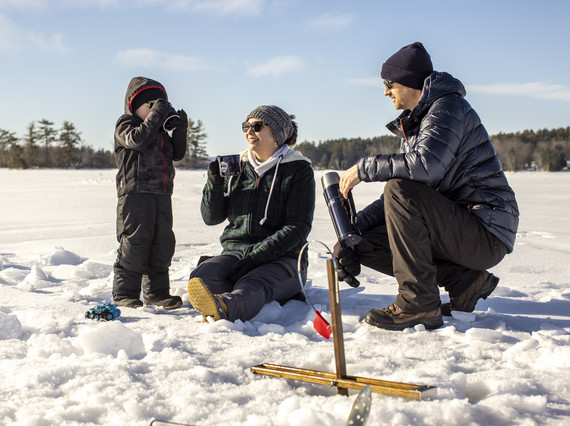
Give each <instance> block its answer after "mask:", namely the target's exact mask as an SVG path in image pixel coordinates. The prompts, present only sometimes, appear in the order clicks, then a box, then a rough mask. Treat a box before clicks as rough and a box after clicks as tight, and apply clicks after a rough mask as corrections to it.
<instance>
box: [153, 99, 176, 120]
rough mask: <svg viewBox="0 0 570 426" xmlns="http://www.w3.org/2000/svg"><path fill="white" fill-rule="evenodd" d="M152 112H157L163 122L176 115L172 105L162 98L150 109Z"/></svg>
mask: <svg viewBox="0 0 570 426" xmlns="http://www.w3.org/2000/svg"><path fill="white" fill-rule="evenodd" d="M150 110H151V112H156V113H157V114H158V115H160V117H161V118H162V119H163V120H166V118H167V117H169V116H171V115H172V114H176V110H175V109H174V108H173V107H172V105H170V102H168V101H165V100H164V99H162V98H158V99H157V100H156V101H154V103H153V104H152V108H151V109H150Z"/></svg>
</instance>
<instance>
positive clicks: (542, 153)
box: [297, 127, 570, 171]
mask: <svg viewBox="0 0 570 426" xmlns="http://www.w3.org/2000/svg"><path fill="white" fill-rule="evenodd" d="M490 139H491V141H492V142H493V145H494V146H495V151H496V152H497V156H498V157H499V159H500V160H501V163H502V164H503V169H504V170H507V171H518V170H545V171H557V170H562V169H564V168H565V167H567V162H568V161H570V127H562V128H558V129H554V130H547V129H544V130H538V131H534V130H525V131H523V132H516V133H499V134H497V135H493V136H491V137H490ZM297 149H298V150H299V151H301V152H302V153H303V155H305V156H306V157H307V158H309V159H310V160H311V162H312V163H313V167H315V168H316V169H331V170H346V169H348V168H349V167H351V166H352V165H354V164H355V163H356V162H357V161H358V159H359V158H362V157H364V156H367V155H378V154H393V153H397V152H399V149H400V138H398V137H396V136H378V137H374V138H368V139H362V138H352V139H348V138H342V139H331V140H325V141H322V142H319V143H315V142H309V141H305V142H302V143H300V144H299V145H297Z"/></svg>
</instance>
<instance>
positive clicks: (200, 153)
mask: <svg viewBox="0 0 570 426" xmlns="http://www.w3.org/2000/svg"><path fill="white" fill-rule="evenodd" d="M207 137H208V134H207V133H206V132H205V131H204V124H203V123H202V120H198V122H197V123H195V122H194V120H192V119H191V118H188V147H187V155H186V161H185V162H184V164H185V165H187V166H188V167H190V168H198V167H201V166H202V165H203V163H204V162H205V161H206V160H207V158H208V154H207V152H206V139H207Z"/></svg>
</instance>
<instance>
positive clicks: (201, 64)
mask: <svg viewBox="0 0 570 426" xmlns="http://www.w3.org/2000/svg"><path fill="white" fill-rule="evenodd" d="M115 63H116V64H118V65H119V66H121V67H124V68H155V69H164V70H168V71H205V70H210V71H212V70H216V69H218V68H216V67H214V66H212V65H210V64H208V63H206V62H205V61H204V60H203V59H201V58H199V57H196V56H186V55H177V54H171V53H165V52H159V51H158V50H152V49H130V50H123V51H121V52H119V53H117V54H116V55H115Z"/></svg>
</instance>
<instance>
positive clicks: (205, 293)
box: [188, 278, 228, 321]
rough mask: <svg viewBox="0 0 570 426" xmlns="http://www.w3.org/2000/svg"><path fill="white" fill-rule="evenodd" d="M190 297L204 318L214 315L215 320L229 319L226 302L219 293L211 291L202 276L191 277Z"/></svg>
mask: <svg viewBox="0 0 570 426" xmlns="http://www.w3.org/2000/svg"><path fill="white" fill-rule="evenodd" d="M188 299H189V300H190V304H191V305H192V306H193V307H194V309H196V310H197V311H198V312H200V313H201V314H202V317H204V320H206V317H212V318H214V321H218V320H220V319H228V314H227V312H228V308H227V306H226V304H225V303H224V301H223V300H222V298H221V297H220V296H219V295H217V294H216V295H214V294H212V293H211V292H210V290H209V289H208V287H207V286H206V284H205V283H204V281H202V279H201V278H191V279H190V281H188ZM224 308H225V309H224Z"/></svg>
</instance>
